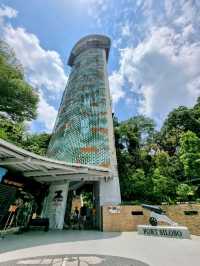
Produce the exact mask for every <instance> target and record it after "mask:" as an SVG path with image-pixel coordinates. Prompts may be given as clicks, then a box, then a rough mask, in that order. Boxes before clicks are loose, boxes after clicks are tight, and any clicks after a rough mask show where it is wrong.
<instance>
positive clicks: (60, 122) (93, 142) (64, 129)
mask: <svg viewBox="0 0 200 266" xmlns="http://www.w3.org/2000/svg"><path fill="white" fill-rule="evenodd" d="M109 49H110V39H109V38H108V37H106V36H102V35H89V36H86V37H84V38H82V39H81V40H80V41H79V42H77V44H76V45H75V46H74V48H73V49H72V51H71V54H70V57H69V60H68V65H69V66H71V73H70V76H69V79H68V83H67V86H66V89H65V91H64V94H63V97H62V101H61V105H60V109H59V112H58V116H57V120H56V123H55V127H54V130H53V135H52V138H51V141H50V144H49V149H48V156H49V157H52V158H55V159H58V160H63V161H67V162H71V163H80V164H87V165H95V166H102V167H106V168H109V169H110V170H111V172H112V176H113V178H112V180H110V181H108V182H105V181H100V202H101V204H104V203H106V202H110V203H111V202H113V203H119V202H120V200H121V199H120V189H119V180H118V172H117V160H116V152H115V144H114V134H113V122H112V109H111V100H110V91H109V84H108V74H107V60H108V56H109Z"/></svg>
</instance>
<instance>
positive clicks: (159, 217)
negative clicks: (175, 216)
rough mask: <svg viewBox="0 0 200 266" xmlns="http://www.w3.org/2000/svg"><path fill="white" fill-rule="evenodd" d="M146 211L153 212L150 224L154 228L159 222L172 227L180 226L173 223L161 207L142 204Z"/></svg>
mask: <svg viewBox="0 0 200 266" xmlns="http://www.w3.org/2000/svg"><path fill="white" fill-rule="evenodd" d="M142 207H143V208H144V209H147V210H149V211H151V214H150V218H149V223H150V225H152V226H156V225H157V224H158V222H165V223H167V224H170V225H172V226H177V225H178V224H177V223H175V222H174V221H172V220H171V219H170V218H169V217H168V216H167V215H166V214H165V213H166V212H165V211H164V210H163V209H162V208H161V207H159V206H154V205H148V204H142Z"/></svg>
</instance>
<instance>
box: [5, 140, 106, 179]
mask: <svg viewBox="0 0 200 266" xmlns="http://www.w3.org/2000/svg"><path fill="white" fill-rule="evenodd" d="M0 166H2V167H6V168H8V169H13V170H16V171H20V172H21V173H22V174H23V176H25V177H28V178H33V179H35V180H36V181H39V182H52V181H59V180H69V181H70V180H71V181H98V180H100V179H101V178H105V179H108V178H111V173H110V171H109V170H108V169H106V168H103V167H96V166H89V165H82V164H76V163H66V162H63V161H57V160H53V159H49V158H46V157H44V156H40V155H37V154H34V153H32V152H29V151H26V150H24V149H22V148H19V147H17V146H15V145H13V144H11V143H9V142H7V141H5V140H2V139H0Z"/></svg>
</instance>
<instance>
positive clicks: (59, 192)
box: [43, 181, 69, 229]
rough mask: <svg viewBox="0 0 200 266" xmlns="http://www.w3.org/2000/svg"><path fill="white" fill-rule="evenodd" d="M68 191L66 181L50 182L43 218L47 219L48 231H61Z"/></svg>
mask: <svg viewBox="0 0 200 266" xmlns="http://www.w3.org/2000/svg"><path fill="white" fill-rule="evenodd" d="M68 189H69V182H68V181H61V182H52V184H51V185H50V187H49V195H48V198H47V202H46V206H44V208H45V210H44V212H43V216H44V217H47V218H49V228H50V229H63V224H64V217H65V211H66V204H67V195H68Z"/></svg>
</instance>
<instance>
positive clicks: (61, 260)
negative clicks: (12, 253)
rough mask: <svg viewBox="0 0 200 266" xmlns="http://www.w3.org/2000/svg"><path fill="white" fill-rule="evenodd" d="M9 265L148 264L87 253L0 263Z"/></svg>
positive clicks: (0, 264) (4, 265)
mask: <svg viewBox="0 0 200 266" xmlns="http://www.w3.org/2000/svg"><path fill="white" fill-rule="evenodd" d="M11 265H13V266H14V265H19V266H20V265H21V266H22V265H23V266H24V265H26V266H28V265H31V266H34V265H53V266H62V265H69V266H72V265H74V266H75V265H76V266H90V265H98V266H110V265H113V266H122V265H123V266H149V265H148V264H146V263H144V262H141V261H138V260H134V259H128V258H122V257H115V256H103V255H94V254H93V255H89V254H81V255H79V254H76V255H59V256H57V255H56V256H43V257H37V258H26V259H18V260H13V261H8V262H2V263H0V266H11Z"/></svg>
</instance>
